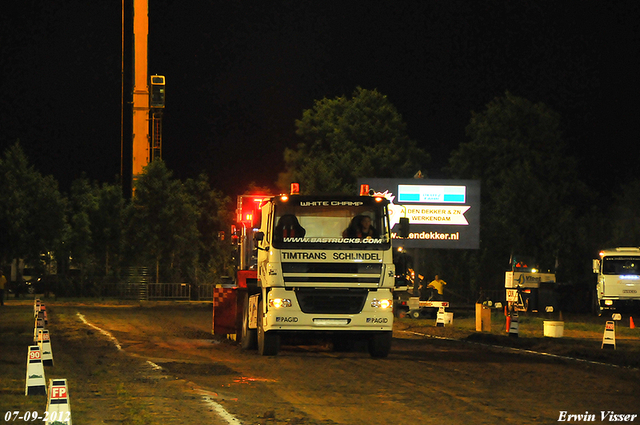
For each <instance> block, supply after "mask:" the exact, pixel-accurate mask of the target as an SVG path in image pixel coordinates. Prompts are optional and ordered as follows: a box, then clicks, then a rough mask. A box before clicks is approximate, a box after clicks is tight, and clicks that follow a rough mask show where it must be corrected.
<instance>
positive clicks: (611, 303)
mask: <svg viewBox="0 0 640 425" xmlns="http://www.w3.org/2000/svg"><path fill="white" fill-rule="evenodd" d="M604 305H609V306H611V305H613V300H604Z"/></svg>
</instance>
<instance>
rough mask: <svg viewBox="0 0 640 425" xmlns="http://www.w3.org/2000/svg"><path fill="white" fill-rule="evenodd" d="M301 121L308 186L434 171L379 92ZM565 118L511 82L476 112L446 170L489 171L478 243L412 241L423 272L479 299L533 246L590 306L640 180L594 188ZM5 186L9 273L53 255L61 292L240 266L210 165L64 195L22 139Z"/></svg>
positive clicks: (622, 240)
mask: <svg viewBox="0 0 640 425" xmlns="http://www.w3.org/2000/svg"><path fill="white" fill-rule="evenodd" d="M295 124H296V127H297V131H296V135H297V136H298V137H299V139H300V141H301V143H300V144H299V145H298V146H297V147H296V148H295V149H286V150H285V153H284V157H285V164H286V167H285V170H284V171H283V172H282V173H281V174H280V176H279V180H278V186H279V187H280V188H281V189H282V190H286V188H287V187H288V183H290V182H292V181H296V182H298V183H300V185H301V188H302V190H303V192H305V191H306V192H307V193H310V192H314V193H321V192H332V193H336V192H343V193H355V183H356V181H357V178H358V177H398V178H407V177H414V176H416V175H421V176H424V177H428V176H429V170H430V169H432V167H430V164H429V161H430V156H429V154H428V145H429V142H425V141H421V142H417V141H414V140H411V139H410V138H409V137H408V136H407V132H406V124H405V123H404V121H403V119H402V116H401V115H400V114H399V113H398V111H397V110H396V108H395V107H394V106H393V105H391V104H390V102H389V101H388V99H387V98H386V96H384V95H382V94H380V93H378V92H377V91H376V90H372V91H370V90H365V89H361V88H358V89H356V90H355V91H354V93H353V95H352V97H351V98H348V97H345V96H341V97H338V98H335V99H322V100H319V101H317V102H316V103H315V105H314V106H313V108H311V109H309V110H306V111H304V112H303V114H302V117H301V119H300V120H297V121H296V123H295ZM561 128H562V120H561V117H560V116H559V114H557V113H556V112H555V111H553V110H552V109H551V108H549V107H548V106H546V105H545V104H543V103H536V104H534V103H532V102H530V101H528V100H526V99H523V98H520V97H517V96H514V95H512V94H511V93H509V92H507V93H505V95H504V96H503V97H500V98H496V99H493V100H492V101H491V102H489V103H488V104H487V105H486V107H485V109H484V110H482V111H480V112H472V116H471V120H470V122H469V124H468V125H467V127H466V136H467V137H466V139H465V140H464V141H461V143H460V144H459V145H458V147H457V149H455V150H454V151H453V152H452V153H451V156H450V159H449V163H448V164H447V166H446V167H444V168H443V169H441V170H437V172H438V175H439V176H442V175H443V174H444V175H446V177H448V178H452V179H477V180H480V181H481V188H482V192H481V193H482V195H481V201H482V206H481V214H480V216H481V228H480V237H481V242H480V249H478V250H414V252H413V255H414V257H415V258H414V261H415V269H416V271H417V272H418V273H420V274H422V275H423V276H425V279H431V278H433V276H434V275H436V274H438V275H439V276H440V277H441V278H443V279H444V280H446V281H447V282H448V283H449V285H448V286H447V288H448V289H449V290H450V291H451V294H452V295H457V296H459V299H460V300H465V301H468V300H472V301H475V300H476V299H477V298H478V297H479V294H480V292H481V291H495V292H499V291H500V290H503V288H504V272H505V271H506V270H507V268H508V265H509V260H510V257H511V255H514V254H516V255H528V256H533V257H535V258H536V259H537V261H538V262H539V264H540V266H541V268H544V269H549V270H555V271H556V273H557V280H558V282H559V285H558V286H559V289H560V291H561V292H562V293H563V307H564V308H566V309H582V308H586V307H587V306H588V305H589V300H590V297H591V292H592V290H593V286H594V283H595V280H594V278H593V275H592V273H591V260H592V259H593V258H595V256H596V254H597V252H598V250H600V249H602V248H605V247H614V246H639V245H640V217H639V216H638V211H639V210H640V205H639V204H640V181H637V180H636V181H629V182H627V183H626V184H624V185H622V186H621V187H619V188H612V189H611V192H610V193H607V194H597V193H595V192H594V191H593V190H591V189H590V188H589V187H587V186H586V185H585V184H584V183H583V182H582V181H581V180H580V178H579V173H578V170H579V169H578V167H579V164H577V162H576V160H575V159H574V157H573V156H572V155H571V153H570V152H568V149H567V148H566V145H565V143H564V140H563V134H562V131H561ZM585 148H586V147H585ZM0 187H2V190H3V196H2V197H0V261H2V264H3V266H4V268H5V274H6V273H7V267H8V265H9V264H10V263H11V261H13V260H14V259H23V260H24V261H25V263H28V264H30V265H32V267H40V268H41V269H42V270H41V274H43V275H46V273H47V270H50V268H49V269H48V268H47V266H48V263H50V262H52V261H53V260H54V259H55V261H56V264H57V273H56V275H57V279H58V291H59V292H60V293H65V292H67V293H70V294H74V295H92V294H94V293H95V292H96V291H97V289H96V288H98V289H99V285H100V283H101V282H118V281H122V280H123V279H124V276H125V275H126V273H128V270H130V268H131V267H137V268H140V267H144V268H145V269H146V270H148V271H149V274H150V275H151V276H152V278H153V280H154V281H157V282H163V283H170V282H187V283H190V284H193V285H198V284H202V283H217V282H219V279H220V278H221V277H222V276H226V275H230V274H232V272H233V271H232V270H233V261H234V260H233V254H232V247H231V245H230V243H229V241H230V238H229V237H228V236H229V229H230V225H231V221H232V218H233V211H232V208H233V203H232V202H231V200H230V199H229V198H227V197H225V196H224V195H223V194H222V193H221V192H220V191H218V190H216V189H215V188H212V187H211V186H210V184H209V180H208V178H207V177H206V174H204V173H203V174H202V175H201V176H200V177H199V178H198V179H196V180H191V179H189V180H187V181H180V180H179V179H176V178H174V177H173V175H172V172H171V171H170V170H168V169H167V168H166V166H165V164H164V163H163V162H162V161H154V162H152V163H151V164H149V165H148V166H147V167H146V169H145V172H144V174H143V175H142V176H141V177H140V178H139V180H138V181H137V184H136V191H135V196H134V197H133V199H132V200H131V201H128V200H125V199H124V198H123V196H122V189H121V187H120V186H119V185H117V184H108V183H97V182H92V181H89V180H88V179H86V178H80V179H78V180H77V181H75V182H73V184H72V186H71V189H70V191H69V193H68V194H62V193H60V191H59V189H58V183H57V182H56V181H55V180H54V179H53V178H52V177H50V176H42V175H41V174H40V173H39V172H38V171H37V170H35V169H34V168H33V167H32V166H30V165H29V161H28V158H27V157H26V156H25V154H24V152H23V150H22V148H21V146H20V144H19V143H16V144H15V145H14V146H12V147H10V148H9V149H7V150H6V151H5V152H4V154H3V156H2V158H0ZM603 199H605V200H606V202H603ZM225 235H226V236H227V237H223V236H225ZM65 285H66V286H65Z"/></svg>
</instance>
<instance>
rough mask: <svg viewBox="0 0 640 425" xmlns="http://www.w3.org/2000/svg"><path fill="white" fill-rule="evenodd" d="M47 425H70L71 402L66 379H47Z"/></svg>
mask: <svg viewBox="0 0 640 425" xmlns="http://www.w3.org/2000/svg"><path fill="white" fill-rule="evenodd" d="M48 424H67V425H72V424H71V401H70V400H69V389H68V386H67V380H66V379H49V396H48V397H47V421H46V422H45V425H48Z"/></svg>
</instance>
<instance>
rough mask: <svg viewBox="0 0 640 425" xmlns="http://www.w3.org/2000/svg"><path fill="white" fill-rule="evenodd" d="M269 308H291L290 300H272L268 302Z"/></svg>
mask: <svg viewBox="0 0 640 425" xmlns="http://www.w3.org/2000/svg"><path fill="white" fill-rule="evenodd" d="M269 307H272V308H282V307H291V300H290V299H287V298H273V299H270V300H269Z"/></svg>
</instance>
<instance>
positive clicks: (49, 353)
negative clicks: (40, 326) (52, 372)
mask: <svg viewBox="0 0 640 425" xmlns="http://www.w3.org/2000/svg"><path fill="white" fill-rule="evenodd" d="M38 346H40V352H41V354H42V364H43V365H44V366H53V350H52V349H51V338H50V337H49V331H48V330H46V329H45V330H39V331H38Z"/></svg>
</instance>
